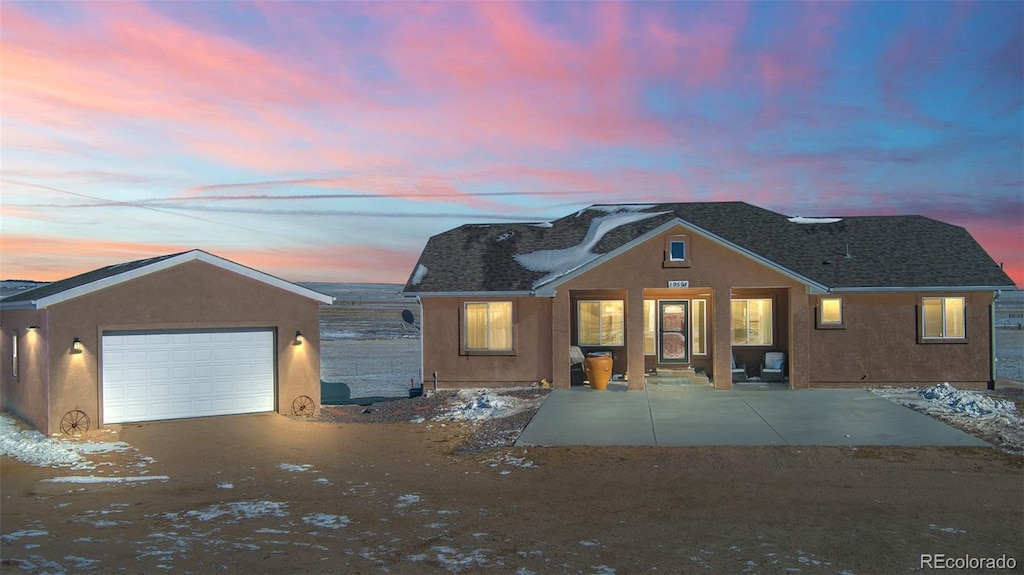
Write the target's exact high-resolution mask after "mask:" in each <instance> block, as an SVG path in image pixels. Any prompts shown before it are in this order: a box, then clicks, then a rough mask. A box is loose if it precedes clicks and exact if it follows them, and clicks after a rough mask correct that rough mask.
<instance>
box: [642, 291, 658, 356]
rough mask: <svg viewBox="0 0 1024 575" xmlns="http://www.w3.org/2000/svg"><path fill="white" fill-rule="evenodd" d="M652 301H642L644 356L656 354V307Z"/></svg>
mask: <svg viewBox="0 0 1024 575" xmlns="http://www.w3.org/2000/svg"><path fill="white" fill-rule="evenodd" d="M655 303H656V302H655V301H654V300H653V299H645V300H644V355H654V354H655V353H657V347H656V345H657V343H656V342H657V329H658V306H657V305H655Z"/></svg>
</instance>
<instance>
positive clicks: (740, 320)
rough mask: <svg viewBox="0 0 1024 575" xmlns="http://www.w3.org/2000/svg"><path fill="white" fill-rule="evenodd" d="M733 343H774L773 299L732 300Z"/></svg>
mask: <svg viewBox="0 0 1024 575" xmlns="http://www.w3.org/2000/svg"><path fill="white" fill-rule="evenodd" d="M732 344H733V345H771V344H772V300H771V299H734V300H732Z"/></svg>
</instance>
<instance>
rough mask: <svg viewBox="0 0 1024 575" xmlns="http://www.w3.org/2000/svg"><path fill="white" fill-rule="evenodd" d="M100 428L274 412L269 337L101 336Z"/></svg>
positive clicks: (253, 333) (251, 333) (263, 333)
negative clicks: (211, 416) (131, 423)
mask: <svg viewBox="0 0 1024 575" xmlns="http://www.w3.org/2000/svg"><path fill="white" fill-rule="evenodd" d="M102 353H103V413H104V417H103V419H104V422H106V423H124V422H131V421H150V420H156V419H168V418H182V417H196V416H208V415H227V414H238V413H255V412H261V411H273V409H274V389H275V378H274V371H275V370H274V361H273V358H274V335H273V331H272V330H246V331H212V332H174V333H141V332H140V333H117V334H110V335H108V334H104V335H103V348H102Z"/></svg>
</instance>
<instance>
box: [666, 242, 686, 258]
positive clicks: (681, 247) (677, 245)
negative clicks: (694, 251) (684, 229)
mask: <svg viewBox="0 0 1024 575" xmlns="http://www.w3.org/2000/svg"><path fill="white" fill-rule="evenodd" d="M668 259H669V261H673V262H685V261H686V240H671V241H670V242H669V243H668Z"/></svg>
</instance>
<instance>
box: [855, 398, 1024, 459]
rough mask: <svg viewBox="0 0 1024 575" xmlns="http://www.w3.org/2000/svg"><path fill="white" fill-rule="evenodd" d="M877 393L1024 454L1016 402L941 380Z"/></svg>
mask: <svg viewBox="0 0 1024 575" xmlns="http://www.w3.org/2000/svg"><path fill="white" fill-rule="evenodd" d="M871 391H872V392H873V393H874V394H876V395H879V396H881V397H884V398H886V399H888V400H890V401H893V402H895V403H898V404H900V405H903V406H905V407H909V408H911V409H913V410H915V411H920V412H922V413H924V414H926V415H930V416H932V417H935V418H936V419H940V420H942V421H944V422H946V423H949V424H951V425H953V426H954V427H957V428H959V429H963V430H965V431H967V432H968V433H972V434H974V435H979V436H981V437H982V438H983V439H985V440H987V441H992V442H994V443H996V444H997V445H998V446H999V447H1001V448H1002V449H1003V450H1005V451H1007V452H1009V453H1017V454H1019V453H1024V418H1022V417H1021V415H1020V413H1019V412H1018V411H1017V406H1016V405H1014V404H1013V402H1010V401H1005V400H1002V399H996V398H992V397H989V396H987V395H985V394H984V393H980V392H977V391H972V390H966V389H957V388H956V387H954V386H952V385H950V384H949V383H940V384H937V385H933V386H931V387H926V388H924V389H920V388H887V389H872V390H871Z"/></svg>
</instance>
